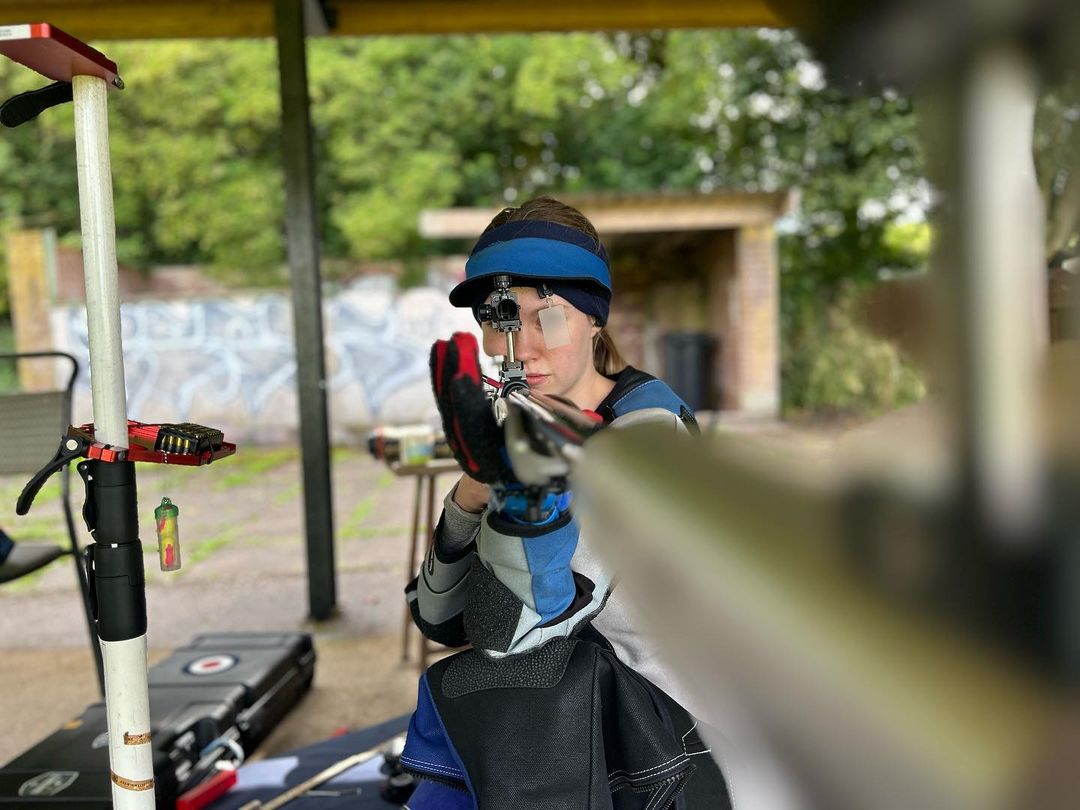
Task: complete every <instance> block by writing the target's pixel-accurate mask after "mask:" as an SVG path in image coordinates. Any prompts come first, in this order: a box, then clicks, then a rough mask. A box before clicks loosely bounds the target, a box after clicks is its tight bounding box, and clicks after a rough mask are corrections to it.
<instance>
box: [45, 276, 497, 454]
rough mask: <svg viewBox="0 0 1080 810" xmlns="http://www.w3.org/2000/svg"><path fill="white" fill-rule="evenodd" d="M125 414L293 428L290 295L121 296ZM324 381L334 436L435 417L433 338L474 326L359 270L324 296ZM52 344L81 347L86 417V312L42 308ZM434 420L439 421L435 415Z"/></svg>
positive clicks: (261, 435)
mask: <svg viewBox="0 0 1080 810" xmlns="http://www.w3.org/2000/svg"><path fill="white" fill-rule="evenodd" d="M121 317H122V324H123V340H124V373H125V376H126V384H127V394H128V414H129V416H130V418H132V419H138V420H141V421H146V422H185V421H190V422H198V423H201V424H206V425H213V426H215V427H220V428H223V429H224V430H225V431H226V436H228V437H230V438H232V437H235V438H236V440H237V441H245V442H252V441H262V442H267V443H270V442H276V441H282V440H284V439H287V438H289V437H291V436H293V435H295V433H296V429H297V426H298V408H297V395H296V356H295V351H294V346H293V340H294V338H293V330H292V305H291V302H290V300H289V297H288V296H287V295H286V294H285V293H279V292H274V293H265V294H250V295H237V296H234V297H216V298H212V299H205V300H172V301H150V300H146V301H135V302H128V303H125V304H124V305H123V306H122V308H121ZM323 319H324V320H323V328H324V332H325V346H326V386H327V390H328V394H329V403H330V424H331V430H332V433H333V438H334V440H335V441H351V442H355V441H356V439H357V435H356V434H357V433H363V432H365V431H366V430H367V429H368V428H369V427H370V426H371V425H373V424H380V423H395V424H400V423H410V422H420V421H430V420H437V418H438V416H437V411H436V409H435V403H434V400H433V398H432V395H431V386H430V381H429V376H428V352H429V350H430V348H431V344H432V342H433V341H434V340H435V339H437V338H439V337H447V336H449V335H450V334H451V333H452V332H454V331H460V330H468V331H473V332H477V333H478V327H477V326H476V323H475V321H473V319H472V316H471V314H470V313H469V311H468V310H460V309H455V308H453V307H451V306H450V304H449V303H448V302H447V300H446V292H445V291H444V290H437V289H433V288H430V287H424V288H417V289H410V290H406V291H398V290H397V288H396V286H395V285H394V282H393V280H392V279H390V278H383V277H376V278H367V279H364V280H363V281H360V282H357V283H355V284H354V285H353V286H351V287H349V288H347V289H345V290H343V291H341V292H339V293H337V294H335V295H333V296H327V297H325V298H324V300H323ZM52 330H53V340H54V345H55V346H56V347H57V348H58V349H60V350H62V351H69V352H71V353H72V354H74V355H75V356H76V357H78V358H79V359H80V362H81V365H82V370H81V373H80V375H79V380H78V382H77V384H76V396H75V419H76V421H77V422H89V421H92V419H93V413H92V407H91V402H90V378H89V373H88V365H87V363H88V358H89V350H88V341H87V333H86V312H85V309H83V308H82V307H59V308H57V309H55V310H54V311H53V313H52ZM436 423H437V422H436Z"/></svg>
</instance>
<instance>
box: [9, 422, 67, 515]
mask: <svg viewBox="0 0 1080 810" xmlns="http://www.w3.org/2000/svg"><path fill="white" fill-rule="evenodd" d="M57 442H58V443H59V439H57ZM47 460H48V459H43V460H42V464H44V463H45V461H47ZM29 480H30V475H29V474H27V475H26V476H18V477H16V476H12V477H11V478H8V479H7V480H6V481H5V483H4V485H3V486H0V503H4V504H9V505H10V506H11V508H12V511H14V508H15V501H17V500H18V499H19V494H20V493H21V492H22V491H23V487H24V486H26V482H27V481H29ZM70 486H71V495H72V498H71V502H72V506H75V505H81V504H80V501H79V497H80V493H81V492H82V491H83V484H82V479H81V478H79V474H78V473H77V472H75V471H74V470H72V472H71V484H70ZM59 501H60V476H59V475H54V476H53V477H52V478H50V479H49V480H48V481H46V482H45V484H44V485H43V486H42V487H41V489H40V490H38V494H37V495H36V496H35V497H34V505H33V507H32V509H38V508H39V507H42V506H48V505H49V504H50V503H53V502H57V503H59Z"/></svg>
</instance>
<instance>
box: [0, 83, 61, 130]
mask: <svg viewBox="0 0 1080 810" xmlns="http://www.w3.org/2000/svg"><path fill="white" fill-rule="evenodd" d="M71 98H72V89H71V82H53V83H52V84H50V85H46V86H45V87H39V88H38V89H37V90H27V91H26V92H25V93H19V95H17V96H12V97H11V98H9V99H8V100H7V101H5V102H4V103H3V104H0V124H3V125H4V126H5V127H9V128H15V127H17V126H19V125H20V124H25V123H26V122H27V121H33V120H34V119H35V118H37V117H38V116H39V115H41V113H43V112H45V110H47V109H49V108H50V107H55V106H57V105H58V104H66V103H68V102H69V101H71Z"/></svg>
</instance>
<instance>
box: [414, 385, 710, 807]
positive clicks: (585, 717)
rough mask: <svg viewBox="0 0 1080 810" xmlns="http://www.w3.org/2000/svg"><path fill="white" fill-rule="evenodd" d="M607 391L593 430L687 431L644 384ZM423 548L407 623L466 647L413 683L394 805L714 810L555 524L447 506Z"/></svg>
mask: <svg viewBox="0 0 1080 810" xmlns="http://www.w3.org/2000/svg"><path fill="white" fill-rule="evenodd" d="M613 379H614V381H615V386H614V388H613V389H612V391H611V392H610V393H609V394H608V396H607V397H605V399H604V401H603V402H602V403H601V404H600V406H599V407H598V408H597V412H598V413H599V414H600V415H601V416H602V417H603V419H604V421H605V423H606V424H609V425H613V426H616V427H619V426H621V425H625V424H635V423H640V422H659V423H665V424H670V425H671V427H672V430H673V431H687V430H693V431H695V432H696V430H697V425H696V423H695V422H694V418H693V415H692V413H691V411H690V409H689V407H688V406H687V405H686V403H685V402H683V401H682V400H681V399H679V398H678V397H677V396H676V395H675V394H674V392H672V391H671V389H670V388H669V387H668V386H667V385H666V384H664V383H663V382H661V381H660V380H658V379H656V378H654V377H652V376H650V375H648V374H645V373H643V372H640V371H637V370H636V369H633V368H627V369H626V370H624V371H623V372H621V373H620V374H619V375H617V376H615V377H614V378H613ZM435 540H436V542H435V543H433V544H432V548H431V550H430V551H429V554H428V557H427V559H426V560H425V562H424V564H423V566H422V568H421V571H420V572H419V574H418V576H417V578H416V579H414V580H413V582H411V583H410V584H409V586H408V588H407V589H406V595H407V599H408V602H409V606H410V609H411V611H412V615H413V618H414V620H415V621H416V624H417V626H418V627H419V628H420V630H421V631H422V632H424V633H425V635H427V636H429V637H430V638H432V639H434V640H436V641H439V642H441V643H443V644H447V645H449V646H461V645H463V644H465V643H471V644H472V645H473V648H474V649H472V650H469V651H467V652H465V653H459V654H458V655H456V656H454V657H452V658H450V659H446V660H444V661H441V662H439V663H438V664H436V665H434V666H433V667H432V668H431V669H429V671H428V673H427V674H426V675H425V676H424V677H423V678H422V679H421V684H420V695H419V699H418V703H417V711H416V714H415V715H414V717H413V724H412V727H411V728H410V733H409V741H408V745H407V746H406V751H405V755H404V756H403V758H402V763H403V764H404V765H405V766H406V767H408V768H409V769H410V770H412V771H413V772H414V773H416V774H418V775H422V776H424V777H426V778H427V779H428V780H430V781H429V783H428V784H426V785H424V786H422V787H421V789H420V790H419V791H418V793H417V795H416V796H415V797H414V798H413V800H412V801H410V807H413V808H414V809H415V810H420V808H422V807H424V806H430V807H436V806H439V807H441V806H456V805H451V802H452V799H451V798H450V797H448V796H447V795H443V796H442V797H441V798H438V799H434V798H433V799H430V800H426V799H425V796H426V795H430V796H434V795H435V794H438V793H440V792H442V793H445V791H446V790H447V789H449V790H451V791H454V790H457V791H462V790H463V791H465V793H466V794H468V796H469V797H470V799H471V801H473V802H476V804H468V803H466V804H464V805H462V806H478V807H483V808H487V807H506V808H511V807H513V808H541V807H551V808H557V807H568V806H583V805H582V801H583V797H586V796H587V797H589V798H588V803H587V804H585V805H584V806H587V807H590V808H593V807H596V808H600V807H604V808H607V807H612V808H631V807H641V808H648V810H659V809H660V808H666V807H672V806H678V807H690V808H693V807H703V808H704V807H709V808H714V807H719V808H722V807H725V806H728V799H727V790H726V786H725V784H724V780H723V777H722V776H721V774H720V771H719V769H718V768H717V767H716V765H715V763H714V762H713V760H712V759H711V758H710V757H709V756H707V755H706V756H699V755H701V754H707V751H706V749H705V747H704V744H703V743H702V742H701V740H700V738H699V737H698V736H697V732H696V724H695V722H694V720H693V718H692V717H691V716H690V715H689V714H688V713H687V712H686V711H685V710H684V709H683V707H682V706H681V705H680V704H679V703H678V702H677V701H676V700H675V699H673V698H671V697H669V695H668V693H667V692H665V691H664V688H669V689H670V687H672V686H674V684H673V682H672V680H671V678H670V677H668V676H667V673H665V672H664V670H663V668H662V667H661V666H660V664H659V661H658V660H657V659H656V656H655V653H653V651H652V650H651V649H650V648H649V645H648V644H647V643H646V642H645V640H644V638H643V637H642V636H641V634H640V633H639V632H638V631H637V630H636V622H634V620H633V618H632V616H631V615H630V614H629V612H628V611H627V609H626V607H625V606H624V605H622V604H621V602H620V601H619V599H618V597H617V596H615V595H613V594H611V576H610V574H609V572H607V571H606V569H605V568H604V566H602V565H601V564H600V562H599V560H597V558H596V557H595V556H594V555H593V554H592V553H591V551H590V550H589V549H588V547H587V546H586V545H585V544H583V543H582V542H581V538H580V537H579V535H578V527H577V523H576V521H575V520H574V519H573V516H572V514H571V513H570V512H569V511H566V512H563V513H560V514H557V515H555V516H554V517H553V518H552V519H551V520H550V522H547V523H545V524H543V525H534V524H521V523H517V522H515V521H513V520H510V519H507V518H505V517H504V516H501V515H499V514H495V513H493V512H491V511H490V510H489V511H488V512H485V513H484V515H483V516H480V515H471V514H469V513H466V512H464V511H462V510H461V509H460V508H458V507H457V506H456V504H454V503H453V501H452V493H451V495H450V496H447V499H446V506H445V509H444V512H443V515H442V518H441V519H440V522H439V526H438V528H437V530H436V538H435ZM448 540H452V542H448ZM657 684H660V685H661V686H663V687H664V688H661V686H658V685H657ZM500 741H503V742H505V743H507V744H509V743H510V742H511V741H519V744H516V745H514V746H512V748H513V751H510V750H508V748H507V745H504V744H503V742H500ZM695 760H696V761H695ZM556 762H558V763H561V764H560V765H557V766H556V765H555V763H556ZM553 767H554V770H552V768H553ZM695 773H696V774H697V775H696V776H694V778H691V776H692V775H694V774H695ZM436 784H438V785H439V786H438V787H436ZM425 801H430V804H427V805H425V804H424V802H425ZM687 802H690V803H689V804H687Z"/></svg>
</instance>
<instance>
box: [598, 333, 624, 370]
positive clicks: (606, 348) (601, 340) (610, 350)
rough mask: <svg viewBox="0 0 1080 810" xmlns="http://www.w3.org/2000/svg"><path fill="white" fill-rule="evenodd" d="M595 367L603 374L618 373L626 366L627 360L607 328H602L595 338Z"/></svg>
mask: <svg viewBox="0 0 1080 810" xmlns="http://www.w3.org/2000/svg"><path fill="white" fill-rule="evenodd" d="M593 367H594V368H595V369H596V370H597V371H599V372H600V373H601V374H618V373H619V372H620V371H622V370H623V369H624V368H626V361H625V360H624V359H623V356H622V354H621V353H620V352H619V348H618V347H617V346H616V345H615V340H614V339H613V338H612V337H611V333H610V332H608V330H607V329H605V328H601V329H600V331H599V332H598V333H597V335H596V337H594V338H593Z"/></svg>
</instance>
